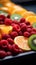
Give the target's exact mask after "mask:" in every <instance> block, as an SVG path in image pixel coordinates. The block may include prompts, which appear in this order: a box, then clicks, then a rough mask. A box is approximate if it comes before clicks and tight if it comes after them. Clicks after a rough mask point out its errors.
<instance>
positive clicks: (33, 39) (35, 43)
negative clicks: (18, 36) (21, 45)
mask: <svg viewBox="0 0 36 65" xmlns="http://www.w3.org/2000/svg"><path fill="white" fill-rule="evenodd" d="M28 44H29V46H30V47H31V49H33V50H36V34H34V35H32V36H30V37H29V39H28Z"/></svg>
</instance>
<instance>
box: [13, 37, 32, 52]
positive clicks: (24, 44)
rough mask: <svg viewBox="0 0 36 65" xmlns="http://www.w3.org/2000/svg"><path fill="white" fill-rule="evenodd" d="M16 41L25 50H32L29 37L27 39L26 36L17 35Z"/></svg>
mask: <svg viewBox="0 0 36 65" xmlns="http://www.w3.org/2000/svg"><path fill="white" fill-rule="evenodd" d="M14 43H15V44H17V45H18V46H19V48H21V49H23V50H24V51H27V50H31V48H30V47H29V46H28V39H25V38H24V36H17V37H15V39H14Z"/></svg>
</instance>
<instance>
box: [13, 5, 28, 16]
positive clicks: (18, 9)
mask: <svg viewBox="0 0 36 65" xmlns="http://www.w3.org/2000/svg"><path fill="white" fill-rule="evenodd" d="M13 8H14V10H13V14H19V15H21V16H22V14H23V13H24V12H26V11H27V10H26V9H24V8H22V7H20V6H18V5H17V6H16V5H15V6H13Z"/></svg>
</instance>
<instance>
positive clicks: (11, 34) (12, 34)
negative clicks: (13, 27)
mask: <svg viewBox="0 0 36 65" xmlns="http://www.w3.org/2000/svg"><path fill="white" fill-rule="evenodd" d="M10 36H11V38H13V39H14V38H15V37H16V36H18V33H17V32H16V31H13V32H11V33H10Z"/></svg>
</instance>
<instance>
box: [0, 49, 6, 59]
mask: <svg viewBox="0 0 36 65" xmlns="http://www.w3.org/2000/svg"><path fill="white" fill-rule="evenodd" d="M5 56H6V52H5V51H3V50H0V58H4V57H5Z"/></svg>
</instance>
